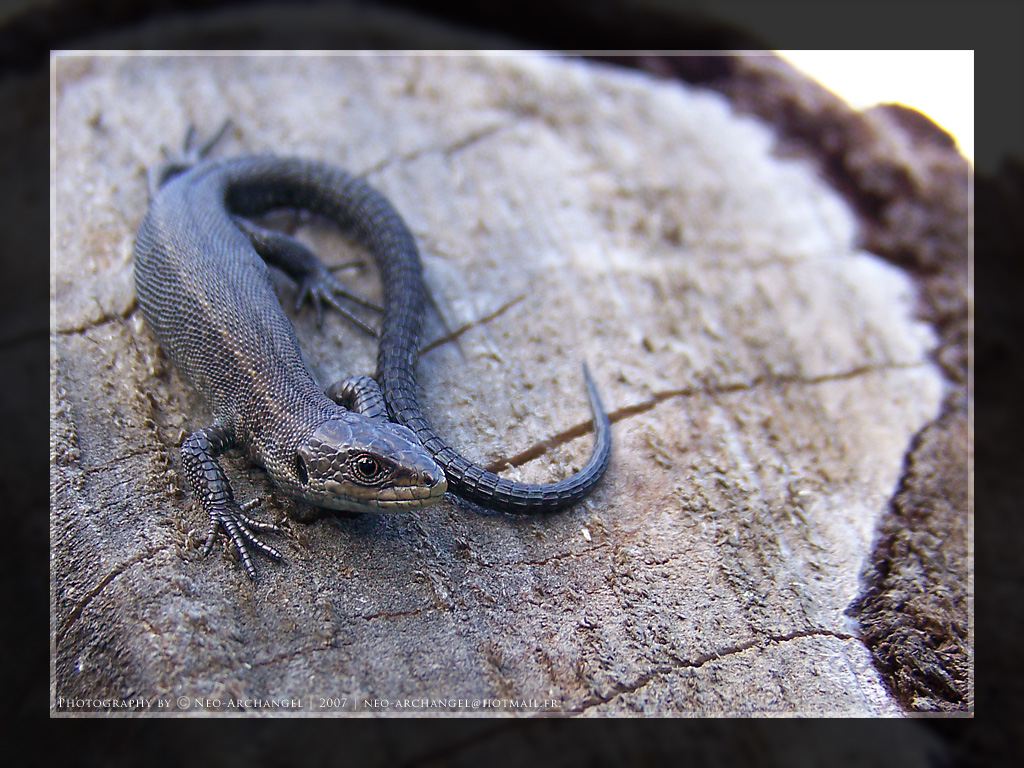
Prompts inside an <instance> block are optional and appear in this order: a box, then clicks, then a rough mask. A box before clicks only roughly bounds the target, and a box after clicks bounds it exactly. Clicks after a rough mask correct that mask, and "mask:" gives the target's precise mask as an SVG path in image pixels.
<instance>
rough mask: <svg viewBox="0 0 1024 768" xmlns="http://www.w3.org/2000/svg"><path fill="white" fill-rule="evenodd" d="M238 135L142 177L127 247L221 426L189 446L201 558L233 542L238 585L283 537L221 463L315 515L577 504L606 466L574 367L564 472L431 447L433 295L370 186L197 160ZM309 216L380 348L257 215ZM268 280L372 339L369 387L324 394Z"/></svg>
mask: <svg viewBox="0 0 1024 768" xmlns="http://www.w3.org/2000/svg"><path fill="white" fill-rule="evenodd" d="M229 123H230V121H227V122H225V124H224V125H223V126H222V127H221V129H220V130H219V131H218V132H217V133H215V134H214V135H213V136H212V137H211V138H210V139H208V140H207V141H206V142H205V143H203V144H201V145H197V144H196V141H195V137H196V132H195V129H194V128H190V129H189V131H188V133H187V135H186V139H185V149H184V152H183V154H182V156H181V157H179V158H174V159H166V160H165V161H164V162H163V163H162V164H160V165H159V166H157V167H155V168H154V169H151V171H150V174H149V187H150V202H149V207H148V210H147V211H146V213H145V215H144V216H143V218H142V221H141V223H140V225H139V228H138V231H137V234H136V239H135V248H134V267H135V286H136V294H137V297H138V303H139V306H140V308H141V310H142V314H143V316H144V318H145V320H146V323H147V325H148V326H149V328H150V329H151V330H152V331H153V333H154V335H155V336H156V338H157V340H158V342H159V343H160V345H161V347H162V348H163V349H164V350H165V352H166V353H167V355H168V357H169V358H170V359H171V361H172V362H173V364H174V365H175V367H176V368H177V369H178V370H179V371H181V372H182V373H183V374H184V376H185V378H186V379H187V380H188V381H189V382H190V383H191V384H192V386H193V387H195V388H196V389H197V390H198V391H199V392H200V393H201V394H202V395H203V396H204V397H205V399H206V401H207V402H208V404H209V405H210V408H211V410H212V412H213V424H211V425H210V426H207V427H203V428H201V429H198V430H196V431H195V432H193V433H191V434H190V435H188V436H187V437H186V438H185V439H184V441H183V442H182V444H181V447H180V451H181V466H182V469H183V474H184V475H185V478H186V482H187V485H188V486H189V490H190V491H191V494H192V497H193V498H195V499H197V500H198V503H199V504H200V506H201V507H202V508H203V510H204V511H205V512H206V514H207V516H208V517H209V520H210V525H209V529H208V532H207V535H206V539H205V542H204V547H203V554H204V555H208V554H209V552H210V551H211V550H212V547H213V544H214V542H215V540H216V538H217V537H218V535H219V534H220V533H221V532H223V533H225V534H226V535H227V536H228V538H229V540H230V542H231V544H232V545H233V547H234V548H235V550H236V552H237V554H238V557H239V560H240V561H241V564H242V567H243V570H244V571H245V573H246V575H247V576H248V577H249V578H250V579H252V580H255V579H256V568H255V565H254V564H253V560H252V556H251V554H250V551H249V548H250V546H251V547H253V548H255V549H256V550H258V551H260V552H262V553H263V554H264V555H266V556H267V557H269V558H271V559H272V560H275V561H280V560H281V559H282V555H281V553H280V552H279V551H278V550H277V549H275V548H274V547H272V546H271V545H269V544H267V543H265V542H264V541H263V540H262V539H261V538H260V536H259V535H258V534H260V533H265V532H273V533H280V532H281V531H280V528H279V527H278V526H276V525H274V524H271V523H265V522H260V521H258V520H256V519H253V518H252V517H250V516H249V515H248V514H247V513H246V510H247V509H248V505H239V504H238V503H237V502H236V501H235V499H234V495H233V492H232V489H231V485H230V482H229V480H228V478H227V476H226V474H225V473H224V470H223V469H222V467H221V466H220V464H219V462H218V461H217V458H218V457H219V456H220V455H221V454H223V453H224V452H225V451H227V450H229V449H232V448H241V449H243V450H244V451H245V452H247V454H248V457H249V458H250V460H251V461H252V462H253V463H255V464H256V465H258V466H261V467H263V468H264V469H265V470H266V472H267V474H268V476H269V477H270V479H271V480H272V482H273V483H274V484H275V485H277V486H278V487H279V488H280V489H282V490H283V491H285V492H286V493H288V494H290V495H292V496H294V497H297V498H299V499H303V500H305V501H307V502H310V503H312V504H314V505H316V506H318V507H322V508H326V509H333V510H347V511H351V512H402V511H409V510H415V509H420V508H423V507H425V506H427V505H429V504H433V503H435V502H437V501H439V500H440V499H441V498H442V497H443V496H444V494H445V492H446V491H452V492H454V493H455V494H456V495H458V496H460V497H462V498H464V499H466V500H468V501H470V502H474V503H477V504H480V505H482V506H485V507H489V508H493V509H498V510H504V511H512V512H537V511H548V510H554V509H558V508H561V507H564V506H566V505H568V504H572V503H574V502H577V501H579V500H580V499H582V498H583V497H584V496H585V495H586V494H587V493H588V492H589V491H590V489H591V488H592V487H593V486H594V485H595V484H596V483H597V481H598V480H599V479H600V477H601V476H602V474H603V473H604V471H605V469H606V467H607V466H608V463H609V458H610V454H611V435H610V423H609V420H608V416H607V414H606V413H605V411H604V408H603V407H602V405H601V400H600V397H599V395H598V392H597V389H596V386H595V385H594V382H593V380H592V378H591V376H590V373H589V371H588V370H587V368H586V366H585V365H584V378H585V383H586V388H587V395H588V400H589V404H590V409H591V412H592V415H593V422H594V432H595V444H594V449H593V451H592V453H591V456H590V458H589V459H588V461H587V462H586V464H585V465H584V466H583V468H582V469H580V471H579V472H577V473H576V474H574V475H571V476H570V477H567V478H565V479H563V480H560V481H557V482H553V483H519V482H513V481H511V480H508V479H506V478H501V477H499V476H498V475H496V474H494V473H492V472H489V471H488V470H487V469H485V468H484V467H482V466H481V465H479V464H476V463H474V462H472V461H470V460H469V459H466V458H464V457H463V456H462V455H461V454H459V453H458V452H457V451H456V450H455V449H453V448H452V447H451V446H449V445H448V443H447V442H446V441H445V440H444V439H443V438H442V437H441V436H440V435H438V434H437V432H436V431H435V430H434V429H433V428H432V427H431V426H430V423H429V422H428V421H427V419H426V417H425V415H424V413H423V409H422V407H421V406H420V404H419V400H418V391H417V382H416V376H415V367H416V359H417V351H418V344H419V334H420V328H421V325H422V317H423V314H424V311H425V303H426V287H425V283H424V278H423V266H422V263H421V260H420V257H419V252H418V250H417V247H416V242H415V239H414V238H413V236H412V234H411V232H410V231H409V228H408V227H407V226H406V224H405V222H404V221H403V220H402V218H401V216H400V215H399V214H398V212H397V211H396V210H395V208H394V206H392V205H391V203H390V202H389V201H388V200H387V198H385V197H384V196H383V195H382V194H381V193H380V192H378V191H377V190H376V189H374V188H373V187H372V186H370V184H369V183H367V182H366V181H365V180H364V179H363V178H362V177H360V176H357V175H354V174H351V173H349V172H347V171H343V170H340V169H338V168H335V167H334V166H332V165H330V164H328V163H325V162H322V161H317V160H310V159H302V158H283V157H278V156H275V155H244V156H239V157H233V158H226V159H207V158H206V155H207V154H208V152H209V150H210V148H211V147H212V146H213V144H214V143H216V142H217V141H218V140H219V138H220V137H221V136H222V135H223V133H224V132H225V130H226V128H227V127H228V124H229ZM279 208H291V209H304V210H307V211H310V212H312V213H313V214H316V215H319V216H322V217H325V218H327V219H328V220H331V221H333V222H334V223H335V224H337V225H338V226H339V227H341V228H342V229H344V230H346V231H353V232H354V234H355V235H356V236H357V238H358V240H360V241H361V243H362V244H363V245H364V246H365V247H366V248H367V250H368V251H369V252H370V254H371V255H372V256H373V258H374V260H375V262H376V264H377V267H378V270H379V272H380V276H381V283H382V290H383V297H384V300H383V307H382V308H380V309H381V312H382V315H381V325H380V331H379V334H378V333H377V332H376V331H375V330H374V329H373V328H372V327H370V326H368V325H367V324H365V323H363V322H362V321H361V320H360V319H359V318H358V317H357V316H356V315H354V314H353V313H352V312H351V311H349V310H348V309H347V308H346V307H345V306H344V305H343V304H342V303H341V302H340V301H339V297H340V298H341V299H345V300H349V301H353V302H355V303H357V304H362V305H364V306H373V304H372V302H368V301H366V300H365V299H362V298H361V297H359V296H357V295H355V294H353V293H350V292H349V291H348V290H347V288H346V287H345V286H344V285H343V284H342V283H341V282H339V281H338V280H337V279H336V278H335V277H334V276H333V274H331V272H330V270H329V269H328V268H327V267H326V266H325V265H324V264H323V263H322V262H321V261H320V259H319V258H318V257H317V256H316V254H315V253H313V252H312V251H311V250H310V249H309V248H307V247H306V246H305V245H304V244H303V243H302V242H300V241H299V240H298V239H297V238H294V237H292V236H290V235H287V234H284V233H282V232H277V231H274V230H270V229H266V228H264V227H262V226H260V225H257V224H255V223H254V222H252V221H251V219H253V218H256V217H258V216H260V215H262V214H264V213H267V212H269V211H271V210H274V209H279ZM270 266H273V267H277V268H278V269H280V270H281V271H283V272H284V273H285V274H286V275H287V276H289V277H290V278H291V279H292V280H294V281H295V282H296V283H297V285H298V286H299V292H298V297H297V300H296V310H297V311H298V310H299V309H300V307H301V306H302V304H303V303H304V302H305V301H307V300H309V301H310V302H311V303H312V304H313V305H314V308H315V310H316V317H317V325H318V326H319V325H320V322H321V319H322V303H327V304H329V305H330V306H331V307H333V308H334V309H336V310H337V311H339V312H340V313H341V314H342V315H343V316H344V317H346V318H348V319H349V321H351V322H353V323H354V324H356V325H358V326H359V327H361V328H362V329H363V330H365V331H367V332H370V333H373V334H374V335H379V347H378V356H377V371H376V376H375V377H373V378H372V377H369V376H352V377H350V378H347V379H344V380H342V381H340V382H338V383H336V384H334V385H332V386H331V387H329V388H328V389H327V390H326V391H322V390H321V389H320V388H319V387H318V386H317V384H316V382H315V381H314V379H313V377H312V375H311V373H310V371H309V369H308V367H307V366H306V365H305V363H304V361H303V359H302V355H301V351H300V348H299V343H298V340H297V337H296V335H295V331H294V329H293V327H292V325H291V323H290V322H289V321H288V318H287V316H286V315H285V314H284V311H283V309H282V307H281V304H280V300H279V299H278V297H277V294H276V292H275V290H274V287H273V285H272V283H271V279H270V270H269V267H270Z"/></svg>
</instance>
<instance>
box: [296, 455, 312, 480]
mask: <svg viewBox="0 0 1024 768" xmlns="http://www.w3.org/2000/svg"><path fill="white" fill-rule="evenodd" d="M295 474H296V475H298V478H299V482H300V483H302V484H303V485H306V484H307V483H309V473H308V472H307V471H306V462H305V460H304V459H303V458H302V456H301V455H300V454H295Z"/></svg>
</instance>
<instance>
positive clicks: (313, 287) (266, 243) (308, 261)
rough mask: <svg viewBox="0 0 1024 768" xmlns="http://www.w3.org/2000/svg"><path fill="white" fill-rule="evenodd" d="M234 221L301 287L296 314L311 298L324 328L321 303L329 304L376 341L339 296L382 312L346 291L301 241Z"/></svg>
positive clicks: (373, 332)
mask: <svg viewBox="0 0 1024 768" xmlns="http://www.w3.org/2000/svg"><path fill="white" fill-rule="evenodd" d="M232 218H233V220H234V222H235V224H236V226H237V227H238V228H239V229H240V230H242V232H243V233H244V234H245V236H246V237H248V238H249V242H250V243H251V244H252V247H253V249H255V251H256V253H258V254H259V255H260V258H262V259H263V260H264V261H265V262H267V264H269V265H271V266H273V267H277V268H278V269H280V270H281V271H283V272H284V273H285V274H287V275H288V276H289V277H290V278H291V279H292V280H294V281H295V282H296V283H297V284H298V286H299V293H298V296H297V297H296V299H295V309H296V311H298V310H299V308H301V306H302V304H303V302H304V301H306V299H307V298H308V299H309V300H310V302H311V303H312V304H313V308H314V310H316V324H317V327H318V328H319V327H320V326H321V325H323V317H324V313H323V305H322V303H321V302H327V303H328V304H330V305H331V306H332V307H334V309H336V310H337V311H338V313H339V314H341V316H342V317H344V318H345V319H346V320H348V321H349V322H350V323H352V324H353V325H355V326H356V327H357V328H359V329H360V330H362V331H364V332H365V333H367V334H369V335H370V336H372V337H374V338H376V337H377V330H376V329H375V328H374V327H373V326H371V325H369V324H367V323H366V322H365V321H363V320H362V319H361V318H359V317H358V316H357V315H355V314H353V313H352V312H351V311H350V310H349V309H348V308H347V307H345V306H344V305H343V304H342V303H341V302H340V301H338V297H339V296H340V297H341V298H343V299H347V300H348V301H351V302H353V303H355V304H359V305H360V306H363V307H367V308H370V309H375V310H380V307H379V306H378V305H377V304H374V303H373V302H372V301H370V300H369V299H364V298H363V297H362V296H360V295H358V294H356V293H352V292H351V291H350V290H349V289H348V288H346V287H345V286H344V285H343V284H342V283H341V282H340V281H339V280H338V279H337V278H335V277H334V275H332V274H331V272H330V269H329V268H328V267H326V266H324V263H323V262H322V261H320V258H319V257H318V256H317V255H316V254H315V253H313V251H311V250H310V249H309V248H308V247H307V246H306V245H305V244H304V243H303V242H302V241H301V240H299V239H298V238H296V237H292V236H291V235H286V234H285V233H284V232H278V231H277V230H274V229H267V228H266V227H261V226H259V225H258V224H254V223H253V222H251V221H249V220H248V219H243V218H242V217H240V216H234V217H232Z"/></svg>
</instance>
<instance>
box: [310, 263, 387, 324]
mask: <svg viewBox="0 0 1024 768" xmlns="http://www.w3.org/2000/svg"><path fill="white" fill-rule="evenodd" d="M338 296H341V297H342V298H345V299H348V300H349V301H352V302H355V303H356V304H359V305H361V306H364V307H369V308H372V309H379V307H378V306H377V305H376V304H374V303H373V302H372V301H369V300H368V299H364V298H363V297H362V296H359V295H358V294H355V293H352V292H351V291H349V290H348V288H346V287H345V286H344V285H342V284H341V283H340V282H338V280H336V279H335V277H334V275H332V274H331V273H330V272H328V271H327V270H326V269H324V270H323V271H319V270H318V271H317V272H316V273H313V274H309V275H307V276H306V277H305V278H304V279H303V281H302V283H301V285H300V286H299V294H298V296H297V297H296V299H295V309H296V311H298V310H299V309H300V308H301V307H302V304H303V302H305V301H306V299H307V298H308V299H309V300H310V301H311V303H312V304H313V308H314V310H315V311H316V326H317V328H319V327H321V326H322V325H323V320H324V311H323V304H322V302H327V303H328V304H330V305H331V306H332V307H334V309H336V310H337V311H338V312H339V313H340V314H341V315H342V317H344V318H345V319H346V320H348V321H349V322H350V323H352V324H353V325H355V326H356V327H357V328H359V329H360V330H362V331H364V332H366V333H368V334H369V335H370V336H372V337H374V338H377V335H378V334H377V329H376V328H374V327H373V326H372V325H369V324H368V323H366V322H365V321H363V320H361V319H360V318H359V317H358V316H356V315H355V314H353V313H352V312H351V311H350V310H349V309H347V308H346V307H345V306H344V305H343V304H342V303H341V302H340V301H338V298H337V297H338Z"/></svg>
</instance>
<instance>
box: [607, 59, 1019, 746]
mask: <svg viewBox="0 0 1024 768" xmlns="http://www.w3.org/2000/svg"><path fill="white" fill-rule="evenodd" d="M622 63H627V64H631V65H634V66H639V67H641V68H644V69H647V70H650V71H653V72H657V73H659V74H661V75H668V76H679V77H683V78H685V79H687V80H689V81H691V82H698V83H701V84H702V85H705V86H707V87H711V88H714V89H716V90H719V91H721V92H722V93H724V94H726V95H727V96H728V97H729V98H730V100H731V102H732V103H733V104H734V105H735V106H736V108H737V109H739V110H741V111H742V112H745V113H752V114H755V115H757V116H759V117H761V118H763V119H765V120H767V121H769V122H770V123H771V124H773V125H774V126H775V127H776V129H777V131H778V134H779V143H780V146H782V147H785V148H786V150H787V151H788V152H791V153H794V154H798V155H800V156H805V157H809V158H811V159H812V160H813V161H814V162H815V164H816V166H817V167H818V168H819V169H820V170H821V172H822V173H823V174H825V176H826V177H827V178H828V179H829V181H830V182H831V183H832V184H833V186H835V187H836V188H837V189H839V190H841V191H842V192H843V194H844V197H845V199H846V200H848V201H849V202H850V203H851V204H852V206H853V208H854V210H855V211H856V213H857V220H858V225H859V226H858V236H857V242H858V243H859V244H860V245H861V246H862V247H864V248H866V249H867V250H870V251H871V252H872V253H875V254H878V255H879V256H881V257H882V258H884V259H886V260H887V261H889V262H891V263H894V264H897V265H899V266H900V267H901V268H903V269H904V270H906V271H907V273H908V274H909V275H911V276H912V277H913V278H914V281H915V283H916V285H917V286H918V289H919V293H918V302H917V314H918V316H920V317H921V318H923V319H926V320H927V321H928V322H929V323H930V324H931V326H932V327H933V328H934V329H935V330H936V332H937V334H938V344H937V345H936V347H935V349H934V350H933V352H932V359H933V360H934V361H935V362H936V363H937V364H938V365H939V366H940V367H941V368H942V371H943V374H944V375H945V377H946V380H947V383H948V387H947V391H946V394H945V397H944V401H943V406H942V410H941V414H940V415H939V416H938V418H936V419H935V421H934V422H932V423H931V424H929V425H928V426H927V427H926V428H924V429H922V430H921V433H920V434H919V435H918V436H917V437H916V438H915V440H914V444H913V446H912V449H911V450H910V451H909V452H908V454H907V460H906V466H905V470H904V475H903V477H902V479H901V481H900V489H899V492H898V493H897V494H896V495H895V496H894V497H893V500H892V504H891V506H890V509H889V511H888V513H887V514H886V516H885V517H884V519H883V520H882V522H881V524H880V526H879V532H878V537H877V540H876V544H875V547H874V551H873V553H872V556H871V559H870V564H869V568H868V570H867V572H866V574H865V586H864V590H863V593H862V594H861V596H860V597H859V598H858V600H857V601H856V602H855V603H854V604H853V605H852V606H851V608H850V613H851V615H853V616H855V617H856V618H857V619H858V620H859V622H860V623H861V626H862V636H863V637H864V639H865V641H866V642H867V643H868V646H869V647H870V648H871V649H872V653H873V655H874V657H875V660H876V664H877V665H878V667H879V669H880V670H882V672H883V674H885V676H886V680H887V683H888V684H889V686H890V689H891V690H892V691H893V692H894V694H895V695H896V696H897V697H898V699H899V700H900V701H901V703H902V704H903V705H904V706H905V707H907V708H908V709H912V710H916V711H922V712H934V711H939V712H957V711H958V712H967V711H973V709H974V640H973V631H974V628H973V619H972V617H973V612H974V589H973V583H974V582H973V573H974V571H973V503H972V498H971V481H970V479H969V473H970V471H971V466H972V461H971V457H972V455H973V442H974V441H973V435H972V428H971V426H970V420H969V416H968V410H969V404H970V403H971V402H972V401H973V390H972V389H971V387H970V373H971V368H970V364H969V356H970V350H971V344H972V327H971V323H970V313H969V302H970V301H971V298H970V297H971V290H970V287H969V281H968V265H969V263H970V262H971V260H972V258H973V252H972V248H971V245H972V242H973V236H972V235H973V231H972V227H973V224H972V222H973V215H972V212H973V186H972V184H971V170H970V168H969V167H968V164H967V161H966V160H965V159H964V158H963V157H962V156H961V155H960V154H959V153H958V152H957V150H956V145H955V143H954V141H953V139H952V138H951V137H950V136H949V135H948V134H946V133H945V132H943V131H942V130H941V129H939V128H938V127H937V126H935V125H934V124H933V123H932V122H931V121H929V120H928V119H927V118H926V117H924V116H923V115H921V114H919V113H917V112H915V111H913V110H910V109H907V108H905V107H902V106H900V105H894V104H888V105H879V106H877V107H874V108H872V109H870V110H867V111H866V112H863V113H860V112H856V111H854V110H853V109H851V108H850V107H849V106H848V105H846V104H845V103H843V102H842V101H841V100H840V99H839V98H837V97H836V96H835V95H834V94H832V93H830V92H828V91H827V90H825V89H824V88H822V87H821V86H819V85H817V84H816V83H814V82H813V81H811V80H809V79H807V78H805V77H803V76H802V75H801V74H800V73H799V72H796V71H795V70H794V69H793V68H792V67H791V66H790V65H788V64H787V63H785V62H783V61H780V60H779V59H777V58H775V57H773V56H765V55H738V56H731V57H670V58H657V57H655V58H645V57H638V58H636V59H630V60H624V61H622ZM994 207H995V208H996V209H997V210H998V209H999V206H998V204H995V205H994ZM961 757H963V758H965V759H966V758H967V755H961Z"/></svg>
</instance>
